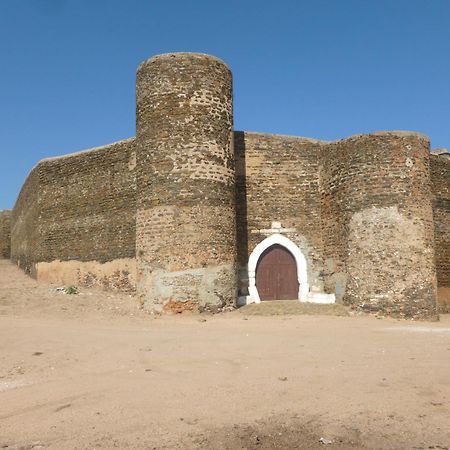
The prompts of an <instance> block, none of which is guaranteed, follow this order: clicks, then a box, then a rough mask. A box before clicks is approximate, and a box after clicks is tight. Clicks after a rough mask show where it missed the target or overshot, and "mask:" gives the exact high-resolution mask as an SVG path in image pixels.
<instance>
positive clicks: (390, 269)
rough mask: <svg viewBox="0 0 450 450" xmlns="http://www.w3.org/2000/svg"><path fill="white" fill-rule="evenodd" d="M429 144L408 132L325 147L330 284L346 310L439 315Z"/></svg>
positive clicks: (324, 213)
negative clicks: (348, 308) (437, 313)
mask: <svg viewBox="0 0 450 450" xmlns="http://www.w3.org/2000/svg"><path fill="white" fill-rule="evenodd" d="M429 158H430V157H429V141H428V139H427V138H426V137H425V136H422V135H419V134H417V133H407V132H385V133H376V134H371V135H364V136H356V137H351V138H349V139H345V140H343V141H338V142H336V143H331V144H329V145H328V146H326V147H324V149H323V156H322V168H321V194H322V224H323V239H324V249H325V253H326V263H327V272H328V273H327V276H326V279H327V284H328V285H329V286H328V288H329V289H331V288H332V285H333V284H335V289H336V293H337V294H338V295H340V296H341V298H342V299H343V301H344V303H345V304H348V305H351V306H353V307H354V308H357V309H363V310H367V311H374V312H376V311H380V312H382V313H384V314H388V315H392V316H401V317H416V318H434V317H436V279H435V263H434V224H433V213H432V205H431V192H430V175H429Z"/></svg>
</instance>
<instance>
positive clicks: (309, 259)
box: [0, 53, 450, 319]
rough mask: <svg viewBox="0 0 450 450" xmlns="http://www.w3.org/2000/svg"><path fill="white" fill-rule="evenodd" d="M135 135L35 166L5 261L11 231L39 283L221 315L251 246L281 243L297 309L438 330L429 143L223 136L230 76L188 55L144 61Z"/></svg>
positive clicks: (0, 225) (435, 167) (8, 225)
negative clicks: (323, 308)
mask: <svg viewBox="0 0 450 450" xmlns="http://www.w3.org/2000/svg"><path fill="white" fill-rule="evenodd" d="M136 128H137V131H136V137H133V138H131V139H126V140H123V141H119V142H116V143H113V144H110V145H106V146H103V147H97V148H93V149H89V150H85V151H81V152H78V153H75V154H71V155H66V156H62V157H56V158H47V159H45V160H43V161H40V162H39V163H38V164H37V165H36V166H35V167H34V168H33V169H32V171H31V172H30V174H29V176H28V177H27V179H26V181H25V183H24V185H23V187H22V190H21V192H20V194H19V197H18V199H17V201H16V204H15V206H14V210H13V211H12V213H10V212H8V211H2V212H0V257H8V256H9V237H8V235H9V233H10V234H11V239H10V244H11V245H10V247H11V251H10V256H11V260H12V261H13V262H14V263H16V264H18V265H19V266H20V267H21V268H22V269H23V270H25V271H26V272H27V273H29V274H30V275H32V276H34V277H36V278H37V279H38V280H44V281H50V282H54V283H64V284H83V285H88V286H100V287H103V288H106V289H118V290H122V291H135V290H136V291H137V293H138V295H139V297H140V299H141V300H142V303H143V305H144V307H145V308H147V309H149V310H152V311H157V312H172V313H180V312H183V311H202V310H210V311H219V310H222V309H224V308H227V307H231V306H234V305H235V304H236V301H237V297H238V295H239V299H240V300H239V301H241V300H243V301H244V303H245V302H250V301H256V300H255V299H256V298H258V291H257V290H256V289H257V288H256V282H255V279H256V272H257V264H258V261H259V259H258V258H260V255H259V253H258V251H259V250H258V249H261V248H264V249H265V250H268V249H269V245H272V243H273V242H277V243H279V242H284V243H285V247H286V248H287V247H289V249H290V250H289V251H291V253H295V255H296V268H297V279H298V280H297V281H298V283H299V291H298V297H299V298H298V300H301V301H304V300H307V301H317V302H319V301H325V300H327V301H328V300H329V299H330V298H331V299H332V300H333V301H334V300H336V301H337V302H339V303H344V304H346V305H349V306H350V307H351V308H353V309H356V310H360V311H366V312H372V313H375V314H381V315H390V316H394V317H402V318H412V319H435V318H436V317H437V303H436V291H438V295H440V299H441V300H440V306H439V308H440V310H441V311H450V158H449V153H448V151H446V150H445V149H439V150H437V151H435V152H432V153H430V148H429V140H428V138H427V137H426V136H424V135H422V134H420V133H415V132H409V131H385V132H376V133H371V134H367V135H355V136H351V137H349V138H347V139H343V140H340V141H334V142H325V141H319V140H316V139H309V138H304V137H295V136H281V135H274V134H268V133H250V132H242V131H233V108H232V76H231V72H230V70H229V69H228V67H227V66H226V65H225V64H224V63H223V62H222V61H221V60H219V59H217V58H215V57H213V56H209V55H204V54H198V53H170V54H165V55H159V56H155V57H153V58H151V59H149V60H147V61H144V62H143V63H142V64H141V65H140V66H139V68H138V70H137V84H136ZM265 246H268V247H267V248H266V247H265ZM265 250H264V251H265ZM249 260H251V261H252V265H251V268H249ZM294 276H295V273H294ZM436 281H437V290H436ZM255 290H256V291H255ZM250 291H252V293H250ZM255 292H256V295H255ZM443 296H444V297H443Z"/></svg>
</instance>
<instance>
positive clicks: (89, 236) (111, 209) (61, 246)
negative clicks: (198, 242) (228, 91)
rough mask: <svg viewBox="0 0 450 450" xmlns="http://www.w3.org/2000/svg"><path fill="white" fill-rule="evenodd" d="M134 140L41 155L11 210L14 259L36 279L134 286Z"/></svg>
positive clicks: (127, 288)
mask: <svg viewBox="0 0 450 450" xmlns="http://www.w3.org/2000/svg"><path fill="white" fill-rule="evenodd" d="M134 169H135V148H134V140H133V139H131V140H125V141H121V142H117V143H114V144H111V145H107V146H104V147H100V148H96V149H92V150H88V151H84V152H80V153H76V154H73V155H67V156H63V157H59V158H49V159H46V160H43V161H41V162H40V163H39V164H38V165H37V167H35V169H34V170H33V171H32V173H31V174H30V177H29V178H28V180H27V183H26V184H25V186H24V188H23V189H22V192H21V194H20V196H19V199H18V202H17V203H16V206H15V208H14V214H13V236H12V242H13V260H17V261H18V262H19V265H20V266H22V267H24V268H25V269H26V270H27V271H29V272H30V273H32V274H33V275H34V276H35V277H36V278H37V279H38V280H44V281H48V282H53V283H61V284H70V283H73V284H82V285H89V286H92V285H98V286H102V287H108V288H114V289H121V290H133V289H134V288H135V283H136V267H135V266H136V264H135V235H136V233H135V204H136V201H135V200H136V185H135V173H134Z"/></svg>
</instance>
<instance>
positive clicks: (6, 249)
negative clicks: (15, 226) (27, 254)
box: [0, 209, 11, 259]
mask: <svg viewBox="0 0 450 450" xmlns="http://www.w3.org/2000/svg"><path fill="white" fill-rule="evenodd" d="M10 256H11V211H10V210H8V209H5V210H1V211H0V258H6V259H9V258H10Z"/></svg>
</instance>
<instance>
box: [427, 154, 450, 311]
mask: <svg viewBox="0 0 450 450" xmlns="http://www.w3.org/2000/svg"><path fill="white" fill-rule="evenodd" d="M430 162H431V180H432V190H433V214H434V240H435V252H436V273H437V283H438V300H439V308H440V311H441V312H447V313H450V159H449V158H448V156H437V155H431V157H430Z"/></svg>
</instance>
